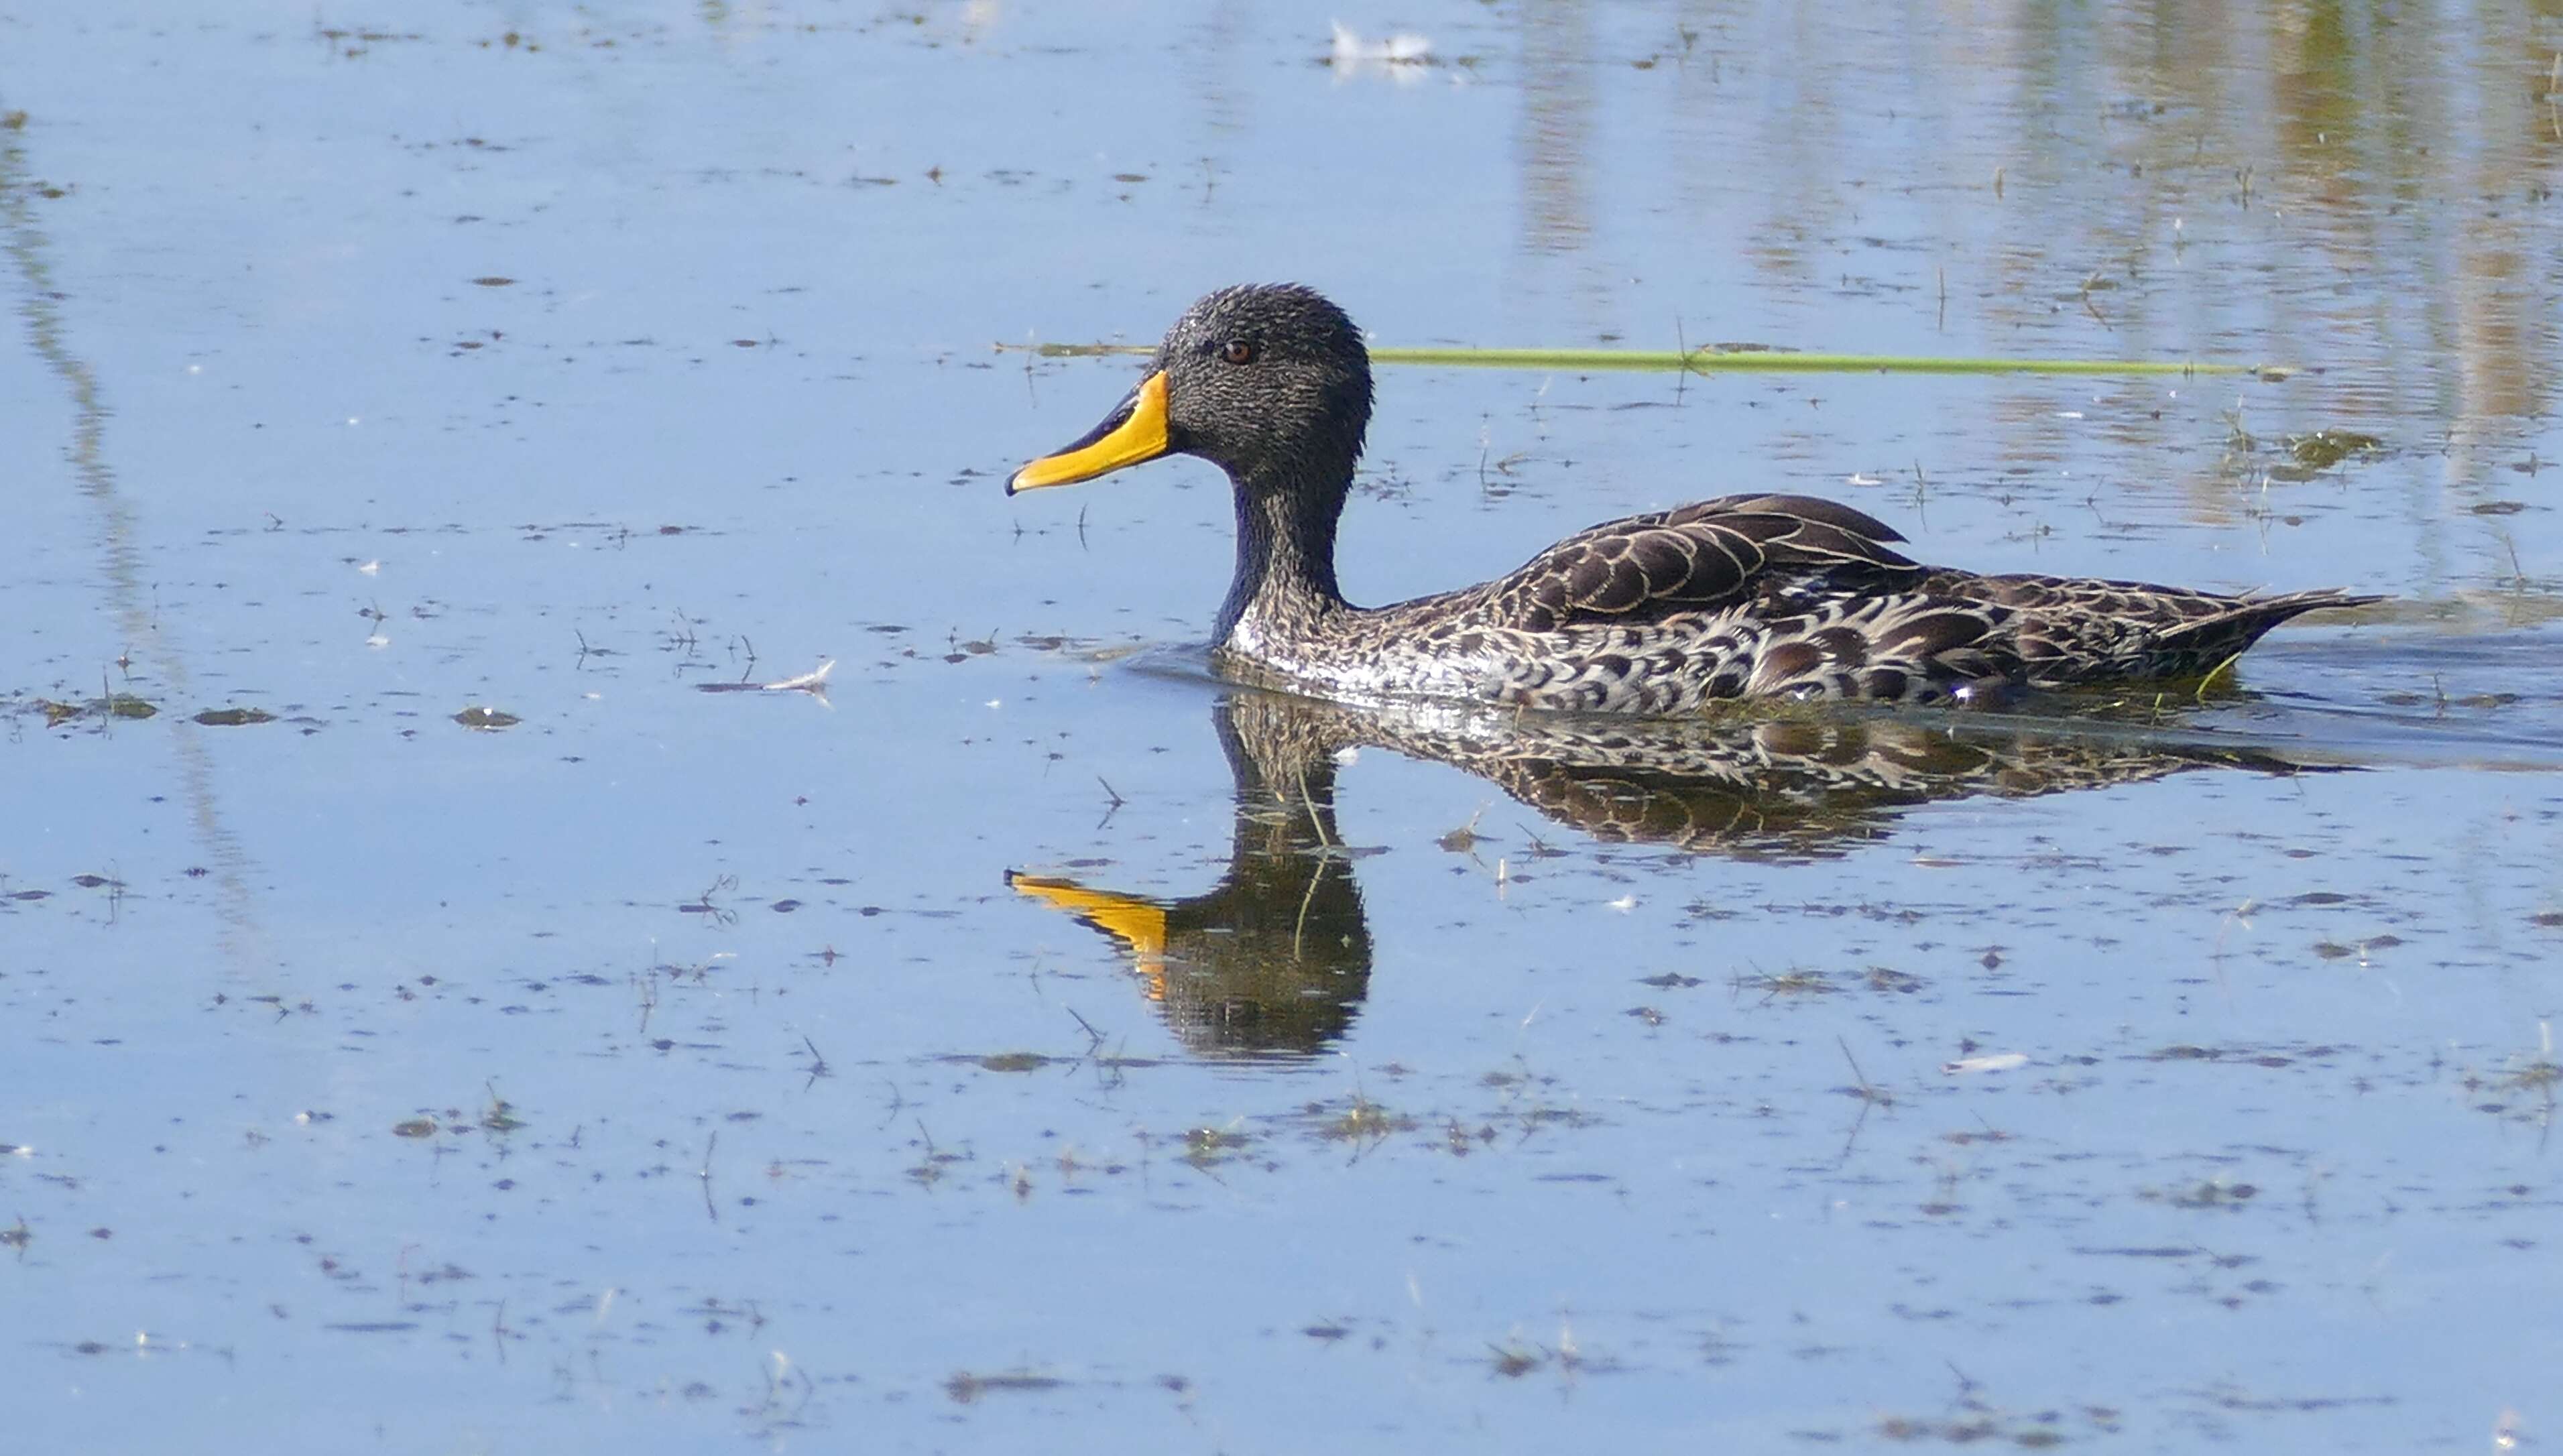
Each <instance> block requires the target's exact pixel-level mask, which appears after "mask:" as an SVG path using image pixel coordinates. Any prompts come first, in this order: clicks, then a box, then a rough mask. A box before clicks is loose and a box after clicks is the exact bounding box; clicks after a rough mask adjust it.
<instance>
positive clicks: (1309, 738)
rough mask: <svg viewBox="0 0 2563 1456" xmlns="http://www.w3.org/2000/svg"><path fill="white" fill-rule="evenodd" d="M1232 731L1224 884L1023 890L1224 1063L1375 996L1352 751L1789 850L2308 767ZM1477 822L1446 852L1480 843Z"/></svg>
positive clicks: (2049, 731)
mask: <svg viewBox="0 0 2563 1456" xmlns="http://www.w3.org/2000/svg"><path fill="white" fill-rule="evenodd" d="M1213 723H1214V726H1215V727H1216V729H1217V731H1218V734H1219V739H1220V746H1221V748H1222V749H1223V750H1224V751H1225V753H1226V755H1227V758H1228V763H1229V769H1230V772H1231V773H1232V774H1233V775H1234V777H1235V781H1236V802H1235V813H1236V823H1235V832H1234V835H1233V837H1232V839H1231V843H1230V853H1229V862H1228V865H1227V867H1226V868H1225V869H1224V870H1223V871H1222V873H1221V875H1220V878H1219V881H1218V883H1217V884H1215V885H1214V886H1212V888H1211V889H1210V890H1208V891H1207V892H1205V893H1202V894H1199V895H1192V896H1187V897H1185V898H1182V899H1174V900H1164V899H1155V898H1151V897H1147V896H1142V895H1133V894H1128V893H1125V892H1122V891H1117V890H1110V889H1105V888H1101V887H1099V886H1095V885H1089V884H1086V883H1084V882H1082V881H1079V880H1075V879H1069V878H1065V877H1060V876H1051V875H1038V874H1027V873H1023V872H1020V871H1017V872H1010V873H1009V874H1008V875H1007V883H1008V884H1009V885H1010V886H1011V887H1013V889H1014V890H1015V891H1016V892H1017V893H1018V894H1021V895H1024V896H1026V897H1027V898H1029V899H1032V900H1034V901H1036V902H1038V903H1040V904H1043V905H1046V906H1049V907H1051V908H1053V909H1057V910H1061V911H1065V912H1067V913H1068V914H1070V915H1073V916H1075V917H1076V918H1077V919H1078V920H1079V921H1081V922H1083V923H1084V924H1085V925H1086V926H1087V927H1089V928H1091V929H1093V930H1095V931H1098V932H1100V933H1102V934H1103V935H1105V936H1107V937H1108V938H1110V939H1111V940H1112V942H1113V943H1114V944H1115V946H1116V948H1117V949H1118V951H1119V953H1120V954H1121V955H1122V956H1124V957H1126V958H1127V959H1128V962H1129V965H1130V969H1131V971H1132V972H1133V973H1134V974H1135V975H1136V976H1137V977H1138V978H1139V981H1140V984H1141V987H1142V989H1143V994H1144V995H1145V996H1146V997H1147V998H1148V1000H1149V1001H1152V1002H1154V1003H1155V1004H1156V1006H1157V1008H1158V1010H1159V1012H1160V1014H1162V1015H1163V1016H1164V1017H1165V1018H1166V1021H1167V1024H1168V1025H1169V1027H1171V1028H1172V1029H1173V1031H1174V1032H1175V1034H1176V1036H1177V1038H1178V1039H1179V1040H1181V1042H1182V1043H1183V1045H1184V1047H1185V1049H1186V1050H1188V1051H1190V1052H1192V1053H1193V1054H1195V1055H1198V1056H1212V1057H1231V1056H1255V1055H1279V1056H1284V1057H1299V1056H1309V1055H1314V1054H1317V1053H1319V1052H1322V1051H1325V1050H1326V1049H1327V1048H1329V1047H1330V1046H1332V1045H1333V1044H1334V1043H1335V1042H1337V1041H1339V1040H1340V1039H1341V1038H1342V1037H1343V1036H1344V1035H1345V1034H1346V1033H1347V1032H1348V1031H1350V1029H1351V1027H1352V1023H1353V1020H1354V1018H1355V1016H1356V1015H1357V1014H1358V1013H1359V1010H1360V1007H1361V1003H1362V1001H1363V1000H1364V998H1365V997H1367V996H1368V994H1369V990H1370V978H1371V970H1372V938H1371V930H1370V920H1369V915H1368V911H1367V909H1366V907H1365V905H1364V901H1363V897H1362V892H1361V888H1360V885H1359V884H1358V882H1357V881H1356V879H1355V876H1354V865H1355V863H1356V862H1357V861H1358V860H1359V859H1360V858H1361V857H1362V856H1363V854H1364V853H1365V852H1366V851H1363V850H1358V849H1354V848H1350V847H1348V846H1346V845H1345V843H1344V841H1343V837H1342V835H1341V834H1340V833H1339V832H1338V831H1337V829H1336V826H1335V782H1336V773H1337V768H1338V765H1339V762H1340V759H1339V757H1338V756H1339V755H1340V754H1341V753H1342V751H1343V750H1345V749H1347V748H1385V749H1388V750H1390V751H1392V752H1395V753H1398V754H1402V755H1404V756H1406V757H1408V758H1413V759H1418V760H1422V761H1426V762H1431V763H1442V764H1448V765H1451V766H1452V767H1455V768H1460V769H1465V770H1467V771H1468V772H1470V773H1473V774H1476V775H1479V777H1481V778H1483V779H1485V780H1486V781H1487V782H1489V783H1491V784H1493V785H1494V786H1495V787H1497V788H1499V789H1501V790H1502V791H1503V792H1504V793H1506V794H1507V795H1510V796H1511V797H1512V798H1513V799H1514V800H1515V801H1517V802H1519V803H1520V804H1522V805H1524V806H1526V807H1528V808H1530V809H1532V810H1534V811H1536V812H1538V813H1539V814H1540V815H1542V816H1544V817H1546V818H1547V819H1550V820H1552V821H1554V822H1557V823H1560V824H1564V825H1566V826H1568V827H1570V828H1572V829H1575V830H1577V831H1579V832H1581V833H1582V834H1584V835H1586V836H1588V837H1589V838H1591V839H1594V840H1597V841H1600V842H1604V843H1648V844H1662V845H1666V846H1670V847H1672V848H1675V849H1678V850H1682V851H1686V852H1689V853H1694V854H1706V855H1715V856H1718V857H1721V858H1729V859H1739V860H1755V861H1780V862H1801V861H1809V860H1817V859H1829V858H1837V857H1840V856H1843V855H1847V854H1850V853H1853V852H1856V851H1857V850H1859V849H1860V848H1862V847H1863V846H1866V845H1870V844H1873V843H1878V842H1880V841H1883V840H1885V839H1886V838H1887V837H1888V836H1889V835H1890V834H1891V832H1892V830H1893V828H1894V826H1895V824H1896V821H1897V820H1898V819H1901V818H1902V817H1903V816H1904V815H1905V814H1907V813H1909V812H1911V811H1912V810H1913V809H1915V808H1917V807H1919V806H1922V805H1926V804H1933V803H1939V802H1943V801H1948V800H1954V799H1964V798H1969V797H1973V796H1978V795H1992V796H1998V797H2003V798H2031V797H2036V796H2042V795H2048V794H2058V793H2064V792H2068V791H2070V790H2076V789H2093V788H2101V787H2105V786H2109V785H2115V784H2131V783H2139V782H2143V781H2146V780H2151V779H2159V778H2164V777H2167V776H2169V775H2172V774H2176V773H2181V772H2184V771H2187V770H2191V769H2205V768H2229V769H2246V770H2252V771H2257V772H2262V773H2279V774H2285V773H2297V772H2304V771H2306V770H2305V768H2304V767H2303V766H2301V765H2298V764H2296V763H2293V762H2290V761H2288V760H2284V759H2281V758H2278V757H2275V756H2273V755H2271V754H2268V753H2266V752H2263V751H2261V750H2257V749H2253V748H2249V747H2233V746H2224V745H2219V744H2207V743H2197V742H2176V741H2168V740H2164V739H2160V738H2156V737H2152V736H2133V735H2129V734H2127V733H2124V732H2119V731H2113V730H2111V729H2110V728H2109V727H2108V726H2107V725H2100V724H2091V723H2071V722H2066V721H2062V720H2055V721H2049V720H1989V721H1986V722H1982V723H1970V722H1965V721H1963V720H1960V719H1958V718H1955V717H1951V716H1948V715H1943V714H1917V715H1910V716H1894V715H1886V716H1873V717H1847V716H1841V715H1833V714H1806V715H1788V716H1767V717H1752V718H1740V719H1735V720H1730V721H1724V722H1680V721H1675V722H1664V721H1654V722H1621V721H1614V720H1605V719H1580V718H1570V717H1556V718H1546V719H1542V718H1522V717H1518V716H1515V715H1509V714H1504V713H1499V712H1481V711H1479V710H1476V709H1462V708H1444V707H1434V706H1427V705H1418V706H1416V707H1413V708H1405V709H1393V710H1373V709H1363V708H1353V707H1346V706H1343V705H1340V704H1334V703H1324V702H1317V701H1313V700H1310V699H1306V698H1298V697H1291V696H1288V695H1285V694H1282V693H1272V692H1262V691H1257V690H1253V689H1239V690H1237V691H1235V692H1233V693H1232V694H1231V695H1230V696H1228V697H1226V698H1224V699H1222V700H1221V701H1220V703H1219V704H1218V706H1217V707H1216V708H1215V709H1214V712H1213ZM1466 832H1467V831H1461V833H1459V834H1455V835H1449V836H1445V837H1444V838H1443V840H1442V841H1441V843H1440V846H1439V847H1440V848H1441V849H1445V850H1467V849H1468V848H1470V843H1469V841H1468V840H1467V839H1466V837H1465V835H1466ZM1455 840H1458V841H1459V842H1456V843H1455V842H1454V841H1455ZM1367 852H1377V851H1367ZM1563 852H1566V853H1572V852H1573V851H1571V850H1569V851H1563Z"/></svg>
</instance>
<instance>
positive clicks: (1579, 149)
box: [1514, 0, 1600, 254]
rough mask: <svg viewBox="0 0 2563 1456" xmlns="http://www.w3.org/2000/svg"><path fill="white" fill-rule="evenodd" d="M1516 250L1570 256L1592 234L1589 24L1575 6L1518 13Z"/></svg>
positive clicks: (1542, 6)
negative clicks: (1518, 224) (1519, 237)
mask: <svg viewBox="0 0 2563 1456" xmlns="http://www.w3.org/2000/svg"><path fill="white" fill-rule="evenodd" d="M1521 26H1522V80H1521V86H1522V97H1521V128H1520V131H1519V133H1518V135H1517V136H1516V138H1515V141H1514V155H1515V158H1516V165H1518V166H1519V167H1520V169H1521V195H1522V249H1523V251H1524V252H1527V253H1532V254H1562V253H1572V252H1574V251H1575V250H1577V249H1579V248H1582V247H1583V246H1584V244H1585V241H1586V239H1587V238H1589V237H1590V236H1591V235H1592V232H1593V178H1594V175H1595V172H1594V168H1595V166H1596V164H1597V162H1598V161H1599V160H1600V159H1599V158H1598V157H1596V156H1595V155H1594V154H1593V137H1594V129H1593V107H1594V99H1595V94H1594V93H1595V82H1594V75H1593V70H1594V57H1593V17H1592V15H1591V14H1590V13H1589V12H1588V10H1587V7H1586V5H1585V4H1584V3H1583V0H1529V3H1528V4H1526V5H1524V6H1523V8H1522V17H1521Z"/></svg>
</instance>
